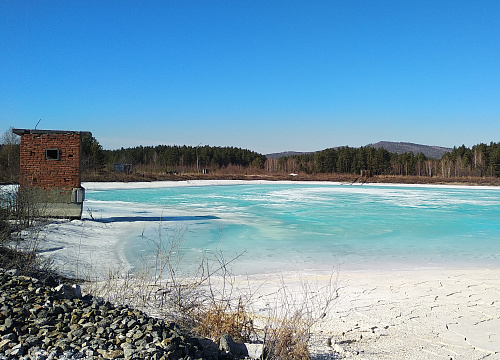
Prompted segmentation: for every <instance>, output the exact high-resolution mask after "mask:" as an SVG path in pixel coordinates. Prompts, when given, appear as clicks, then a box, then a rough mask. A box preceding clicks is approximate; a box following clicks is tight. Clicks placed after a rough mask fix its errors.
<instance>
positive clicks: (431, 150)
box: [266, 141, 453, 159]
mask: <svg viewBox="0 0 500 360" xmlns="http://www.w3.org/2000/svg"><path fill="white" fill-rule="evenodd" d="M339 147H341V146H336V147H335V149H338V148H339ZM365 147H373V148H375V149H379V148H384V149H386V150H387V151H389V152H391V153H397V154H404V153H407V152H412V153H413V154H414V155H417V154H419V153H422V154H424V155H425V156H426V157H428V158H433V159H441V157H442V156H443V155H444V154H445V153H447V152H450V151H452V150H453V149H452V148H447V147H443V146H435V145H421V144H415V143H410V142H396V141H379V142H377V143H374V144H368V145H365ZM318 151H321V150H318ZM311 153H314V151H308V152H306V151H304V152H300V151H283V152H280V153H271V154H266V157H267V158H269V159H278V158H280V157H283V156H294V155H304V154H311Z"/></svg>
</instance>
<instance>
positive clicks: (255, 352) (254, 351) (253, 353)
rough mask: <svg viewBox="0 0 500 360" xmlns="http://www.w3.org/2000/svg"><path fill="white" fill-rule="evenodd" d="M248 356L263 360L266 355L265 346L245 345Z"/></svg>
mask: <svg viewBox="0 0 500 360" xmlns="http://www.w3.org/2000/svg"><path fill="white" fill-rule="evenodd" d="M245 347H246V349H247V354H248V355H247V356H248V357H250V358H252V359H261V358H262V355H263V354H264V344H248V343H245Z"/></svg>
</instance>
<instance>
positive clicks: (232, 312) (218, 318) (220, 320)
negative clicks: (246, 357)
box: [193, 299, 257, 343]
mask: <svg viewBox="0 0 500 360" xmlns="http://www.w3.org/2000/svg"><path fill="white" fill-rule="evenodd" d="M195 323H196V325H195V327H194V329H193V330H194V331H195V332H196V333H198V334H200V335H201V336H205V337H208V338H211V339H213V340H214V341H216V342H218V341H219V340H220V338H221V336H222V335H225V334H229V335H230V336H231V338H232V339H233V340H235V341H236V342H240V343H243V342H250V341H252V340H255V339H256V335H257V334H256V330H255V328H254V326H253V319H252V317H251V316H250V314H249V313H248V310H247V309H246V307H245V305H244V304H243V303H242V300H241V299H239V301H238V304H237V305H236V307H235V308H234V309H233V308H232V307H231V306H230V304H229V303H228V302H218V303H212V304H210V305H209V306H207V307H205V308H202V309H200V311H199V312H198V314H197V315H196V322H195Z"/></svg>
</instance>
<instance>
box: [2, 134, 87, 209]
mask: <svg viewBox="0 0 500 360" xmlns="http://www.w3.org/2000/svg"><path fill="white" fill-rule="evenodd" d="M12 131H13V132H14V134H17V135H19V136H21V144H20V166H19V185H20V187H21V189H29V191H30V196H31V197H32V199H33V202H34V203H37V204H40V206H43V215H44V216H47V217H63V218H73V219H74V218H77V219H79V218H81V215H82V208H83V200H84V194H85V193H84V191H85V190H84V189H83V188H82V186H81V174H80V167H81V142H82V137H84V136H92V134H91V133H90V132H87V131H59V130H36V129H35V130H27V129H13V130H12Z"/></svg>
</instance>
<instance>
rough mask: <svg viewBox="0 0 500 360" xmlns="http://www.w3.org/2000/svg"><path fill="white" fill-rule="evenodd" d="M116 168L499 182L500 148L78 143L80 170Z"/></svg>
mask: <svg viewBox="0 0 500 360" xmlns="http://www.w3.org/2000/svg"><path fill="white" fill-rule="evenodd" d="M116 163H121V164H131V165H132V167H133V169H135V170H140V171H154V172H163V173H164V172H167V173H168V172H171V173H173V172H178V173H189V172H191V173H194V172H200V171H201V170H202V169H209V170H210V171H212V172H218V171H221V170H222V169H225V170H226V171H246V170H249V171H252V172H268V173H299V172H304V173H307V174H322V173H339V174H357V175H360V174H361V172H362V171H366V172H369V173H370V174H371V175H400V176H428V177H442V178H452V177H500V143H495V142H491V143H490V144H478V145H475V146H473V147H472V148H468V147H465V146H464V145H462V146H460V147H454V148H453V149H452V151H450V152H447V153H445V154H444V155H443V156H442V157H441V159H434V158H429V157H426V156H425V155H424V154H423V153H418V154H413V153H412V152H407V153H403V154H398V153H391V152H389V151H387V150H386V149H384V148H379V149H375V148H373V147H370V146H365V147H360V148H352V147H348V146H344V147H339V148H330V149H325V150H321V151H317V152H314V153H308V154H302V155H291V156H283V157H280V158H269V159H268V158H266V156H265V155H262V154H259V153H257V152H255V151H251V150H247V149H241V148H236V147H218V146H208V145H204V146H186V145H184V146H177V145H172V146H167V145H158V146H138V147H132V148H121V149H117V150H104V149H103V148H102V146H101V145H100V144H99V142H98V141H97V140H96V139H95V138H94V137H88V138H84V139H83V140H82V170H83V172H92V173H95V174H98V173H101V172H103V171H106V170H112V169H113V165H114V164H116ZM18 173H19V137H18V136H17V135H14V134H12V131H11V130H9V131H7V132H5V134H4V135H3V136H2V137H1V138H0V182H1V183H14V182H17V176H18Z"/></svg>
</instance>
